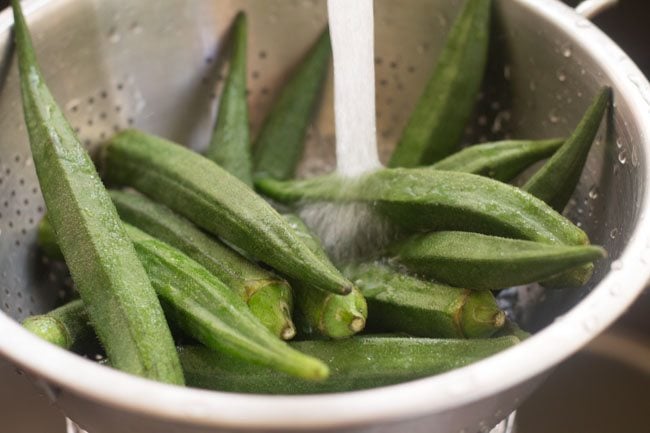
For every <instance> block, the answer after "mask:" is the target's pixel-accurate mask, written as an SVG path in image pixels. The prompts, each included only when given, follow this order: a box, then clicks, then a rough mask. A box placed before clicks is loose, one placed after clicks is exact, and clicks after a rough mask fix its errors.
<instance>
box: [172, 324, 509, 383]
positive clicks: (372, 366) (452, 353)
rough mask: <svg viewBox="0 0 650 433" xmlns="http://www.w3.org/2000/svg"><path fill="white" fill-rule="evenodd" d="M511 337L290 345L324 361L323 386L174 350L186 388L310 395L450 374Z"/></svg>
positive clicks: (197, 351)
mask: <svg viewBox="0 0 650 433" xmlns="http://www.w3.org/2000/svg"><path fill="white" fill-rule="evenodd" d="M518 342H519V340H518V339H517V338H515V337H501V338H492V339H475V340H456V339H427V338H408V337H407V338H402V337H372V336H365V337H361V336H357V337H352V338H348V339H345V340H334V341H331V340H330V341H300V342H295V343H291V347H293V348H295V349H297V350H300V351H301V352H304V353H305V354H308V355H310V356H314V357H317V358H322V359H326V360H327V362H328V364H329V365H330V367H331V371H332V374H331V376H330V377H329V379H328V380H326V381H324V382H306V381H299V380H296V379H294V378H292V377H289V376H284V375H283V376H279V375H278V374H277V373H276V372H274V371H272V370H270V369H266V368H256V367H253V366H247V365H242V363H241V361H239V360H237V359H235V358H231V357H228V356H225V355H223V354H221V353H215V352H211V351H208V350H206V349H204V348H201V347H184V348H182V349H181V350H180V357H181V362H182V363H183V368H184V371H185V374H186V376H187V381H188V383H189V384H190V385H191V386H195V387H199V388H207V389H215V390H220V391H234V392H246V393H262V394H314V393H324V392H344V391H354V390H359V389H368V388H374V387H378V386H385V385H391V384H396V383H401V382H405V381H408V380H414V379H418V378H422V377H425V376H430V375H434V374H439V373H443V372H445V371H449V370H453V369H455V368H459V367H462V366H465V365H468V364H471V363H473V362H476V361H479V360H481V359H483V358H487V357H489V356H492V355H494V354H496V353H498V352H500V351H502V350H505V349H508V348H509V347H512V346H514V345H516V344H517V343H518Z"/></svg>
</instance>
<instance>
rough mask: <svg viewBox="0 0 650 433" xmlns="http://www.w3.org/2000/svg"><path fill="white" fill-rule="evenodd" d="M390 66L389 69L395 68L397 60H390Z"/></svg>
mask: <svg viewBox="0 0 650 433" xmlns="http://www.w3.org/2000/svg"><path fill="white" fill-rule="evenodd" d="M390 68H391V69H397V62H396V61H394V60H393V61H392V62H390Z"/></svg>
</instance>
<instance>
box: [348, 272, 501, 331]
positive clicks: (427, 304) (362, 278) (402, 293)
mask: <svg viewBox="0 0 650 433" xmlns="http://www.w3.org/2000/svg"><path fill="white" fill-rule="evenodd" d="M346 275H347V276H348V277H349V278H350V279H351V280H352V281H353V282H354V283H355V285H356V286H357V287H358V288H359V289H360V290H361V292H362V293H363V295H364V296H365V297H366V300H367V302H368V308H369V309H370V312H371V313H372V314H370V317H369V321H368V326H369V327H370V328H371V329H380V330H386V331H393V332H395V331H399V332H406V333H408V334H411V335H414V336H418V337H434V338H436V337H437V338H486V337H489V336H491V335H492V334H494V333H495V332H496V331H497V330H498V329H500V328H501V327H502V326H503V324H504V322H505V319H506V317H505V314H504V313H503V312H502V311H501V310H500V309H499V307H498V306H497V303H496V300H495V299H494V296H493V295H492V293H490V292H489V291H478V290H468V289H460V288H457V287H450V286H447V285H444V284H440V283H434V282H432V281H425V280H422V279H419V278H416V277H413V276H410V275H405V274H402V273H399V272H397V271H395V270H393V269H391V268H389V267H388V266H385V265H382V264H379V263H364V264H361V265H351V266H349V267H348V268H346Z"/></svg>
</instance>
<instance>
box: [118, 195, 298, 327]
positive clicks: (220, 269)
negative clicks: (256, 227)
mask: <svg viewBox="0 0 650 433" xmlns="http://www.w3.org/2000/svg"><path fill="white" fill-rule="evenodd" d="M110 195H111V198H112V199H113V203H114V204H115V207H116V208H117V212H118V213H119V214H120V217H121V218H122V220H123V221H125V222H127V223H129V224H131V225H133V226H135V227H137V228H139V229H140V230H142V231H144V232H146V233H148V234H149V235H151V236H153V237H155V238H158V239H160V240H162V241H163V242H166V243H168V244H169V245H171V246H173V247H174V248H178V249H179V250H181V251H182V252H183V253H185V254H187V255H188V256H189V257H190V258H192V259H193V260H195V261H196V262H198V263H199V264H201V265H202V266H204V267H205V268H206V269H207V270H208V271H210V272H211V273H212V274H214V275H215V276H216V277H217V278H219V279H220V280H221V281H222V282H223V283H224V284H225V285H226V286H228V287H230V288H231V289H233V290H234V291H235V292H237V293H238V294H239V295H240V296H241V298H242V299H243V300H244V301H245V302H246V303H247V304H248V307H249V308H250V309H251V311H252V312H253V314H254V315H255V317H257V318H258V319H259V320H260V321H261V322H262V323H263V324H264V325H265V326H266V327H267V328H268V329H269V330H270V331H271V332H273V333H274V334H275V335H277V336H280V337H281V338H283V339H290V338H292V337H293V336H294V335H295V333H296V330H295V327H294V325H293V322H292V321H291V313H290V312H291V310H292V307H293V305H292V304H293V300H292V295H291V288H290V287H289V284H288V283H287V282H286V281H285V280H283V279H282V278H279V277H277V276H276V275H274V274H273V273H271V272H269V271H267V270H265V269H263V268H261V267H260V266H258V265H256V264H254V263H251V262H250V261H248V260H247V259H246V258H244V257H242V256H241V255H240V254H238V253H236V252H235V251H233V250H232V249H230V248H228V247H227V246H226V245H224V244H223V243H221V242H220V241H219V240H217V239H215V238H214V237H211V236H209V235H207V234H206V233H204V232H203V231H201V230H200V229H199V228H197V227H196V226H195V225H194V224H192V223H191V222H189V221H188V220H186V219H185V218H183V217H181V216H180V215H177V214H176V213H174V212H172V211H171V210H170V209H168V208H167V207H165V206H163V205H161V204H158V203H155V202H153V201H151V200H150V199H148V198H146V197H144V196H142V195H139V194H133V193H127V192H123V191H115V190H112V191H110Z"/></svg>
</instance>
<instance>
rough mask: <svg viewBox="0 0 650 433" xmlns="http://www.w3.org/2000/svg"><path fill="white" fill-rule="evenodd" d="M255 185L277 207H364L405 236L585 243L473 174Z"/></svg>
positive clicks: (399, 172) (569, 227)
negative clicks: (456, 234)
mask: <svg viewBox="0 0 650 433" xmlns="http://www.w3.org/2000/svg"><path fill="white" fill-rule="evenodd" d="M256 186H257V188H258V189H259V190H260V191H261V192H262V193H264V194H266V195H267V196H269V197H271V198H273V199H275V200H277V201H279V202H282V203H305V202H317V201H332V202H362V203H368V204H371V205H374V206H375V208H376V209H377V211H378V212H380V213H382V214H383V215H385V216H386V217H387V218H388V219H389V220H391V221H392V222H393V223H394V224H396V225H398V226H401V227H402V228H403V229H404V230H405V231H410V232H418V231H431V230H467V231H474V232H479V233H486V234H492V235H498V236H508V237H514V238H521V239H528V240H534V241H539V242H545V243H551V244H566V245H583V244H586V243H588V238H587V235H586V234H585V233H584V232H583V231H582V230H580V229H579V228H578V227H576V226H575V225H573V224H572V223H571V222H570V221H569V220H567V219H566V218H564V217H562V215H560V214H558V213H557V212H556V211H554V210H553V209H551V208H550V207H549V206H548V205H547V204H545V203H544V202H542V201H541V200H539V199H537V198H535V197H533V196H532V195H530V194H527V193H525V192H523V191H521V190H520V189H518V188H515V187H513V186H511V185H507V184H504V183H502V182H498V181H496V180H492V179H489V178H486V177H482V176H477V175H475V174H469V173H458V172H451V171H438V170H431V169H430V168H428V167H427V168H416V169H404V168H394V169H382V170H378V171H375V172H373V173H370V174H367V175H365V176H363V177H360V178H359V179H355V180H350V179H347V178H343V177H339V176H336V175H328V176H322V177H316V178H312V179H307V180H302V181H285V182H282V181H276V180H274V179H259V180H258V181H257V182H256Z"/></svg>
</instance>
